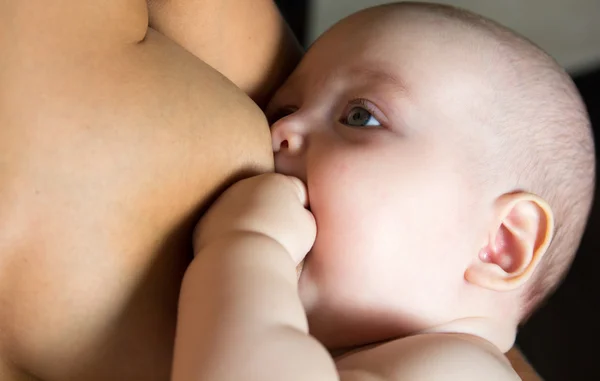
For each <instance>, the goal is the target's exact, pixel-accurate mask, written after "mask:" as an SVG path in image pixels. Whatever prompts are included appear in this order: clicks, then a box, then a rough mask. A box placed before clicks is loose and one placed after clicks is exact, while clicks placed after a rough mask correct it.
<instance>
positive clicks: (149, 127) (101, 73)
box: [0, 0, 293, 381]
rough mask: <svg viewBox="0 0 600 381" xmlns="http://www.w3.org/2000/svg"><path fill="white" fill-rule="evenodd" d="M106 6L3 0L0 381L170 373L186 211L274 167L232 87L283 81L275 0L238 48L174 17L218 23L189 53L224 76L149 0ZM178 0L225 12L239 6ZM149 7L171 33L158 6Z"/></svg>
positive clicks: (255, 111) (257, 88)
mask: <svg viewBox="0 0 600 381" xmlns="http://www.w3.org/2000/svg"><path fill="white" fill-rule="evenodd" d="M98 4H99V3H97V2H92V1H67V0H64V1H60V2H58V3H57V2H53V3H52V4H50V3H48V2H45V1H35V0H27V1H25V0H24V1H18V2H17V1H14V2H3V3H1V4H0V25H1V26H0V51H1V52H2V57H3V59H2V64H1V65H0V81H1V82H2V84H3V85H2V90H0V126H1V127H0V189H1V191H0V221H2V222H0V224H1V225H2V226H1V228H0V251H1V253H2V256H1V258H2V260H1V261H0V300H1V303H2V309H1V312H0V332H1V333H2V340H1V347H0V356H1V359H2V363H1V364H0V378H1V379H3V380H29V379H36V380H45V381H66V380H90V381H93V380H116V381H119V380H166V379H168V377H169V374H170V369H171V359H172V348H173V334H174V329H175V314H176V303H177V297H178V294H179V286H180V282H181V278H182V275H183V272H184V270H185V268H186V267H187V265H188V263H189V256H190V253H191V247H190V246H191V245H190V244H189V243H188V242H190V239H189V237H190V236H191V228H192V227H193V221H195V220H196V219H197V218H198V215H199V212H200V211H201V210H202V208H203V207H204V206H205V205H206V203H207V202H208V201H209V200H210V199H211V198H212V197H213V196H214V195H215V193H216V192H218V191H219V190H220V189H222V188H223V187H224V186H225V185H227V184H229V183H230V182H231V181H232V180H233V179H239V178H241V177H244V176H247V175H249V174H255V173H260V172H264V171H269V170H272V168H273V158H272V152H271V145H270V137H269V132H268V127H267V124H266V121H265V118H264V116H263V114H262V112H261V111H260V109H259V107H257V106H256V105H255V104H254V103H253V102H252V101H251V99H250V98H249V97H248V96H247V95H246V94H244V92H242V91H240V90H239V89H238V87H236V84H237V85H239V86H241V87H242V88H243V89H244V90H245V91H246V92H247V93H249V94H252V95H253V96H255V97H256V98H257V99H258V98H260V97H261V96H262V95H260V94H268V93H270V92H271V91H272V88H271V87H272V86H276V85H277V84H276V81H274V82H273V83H268V82H265V81H264V78H266V76H267V73H268V72H270V70H271V69H267V67H269V66H273V65H274V64H271V65H265V60H266V61H267V63H268V62H269V60H272V59H275V57H279V56H280V55H281V54H283V55H286V54H287V53H281V46H282V45H281V44H279V43H277V44H276V43H273V41H280V40H281V41H290V40H289V37H285V36H283V35H282V33H283V32H285V30H284V29H282V28H281V25H283V24H282V21H281V19H279V18H277V17H275V13H274V12H275V6H274V4H273V3H272V2H270V1H263V2H253V4H252V8H253V10H254V11H256V14H254V16H253V17H255V18H254V21H255V22H256V23H257V24H258V25H261V28H262V29H261V31H262V32H264V33H265V34H266V35H269V36H279V37H277V38H276V37H273V38H274V40H271V39H265V40H264V42H265V44H264V45H261V41H262V40H259V39H256V40H255V41H254V42H253V44H252V46H251V47H250V46H249V47H248V49H247V50H244V49H241V48H240V46H243V44H240V43H238V42H237V41H238V40H239V38H240V35H239V34H235V33H234V34H228V33H229V31H230V30H231V29H229V27H228V25H227V24H226V23H225V24H220V23H210V24H206V23H196V24H194V25H192V24H190V23H188V24H185V26H184V28H187V29H186V30H184V31H183V32H182V33H184V34H187V33H189V34H190V35H194V36H199V35H207V36H215V35H219V36H220V38H219V39H218V40H213V42H212V43H211V42H210V41H208V42H206V41H205V42H203V43H202V44H201V45H198V46H199V48H198V49H196V48H194V46H190V47H189V49H188V50H191V51H194V52H195V53H197V54H199V53H198V52H200V53H202V54H199V55H200V56H201V58H202V59H203V60H204V61H205V62H207V63H208V64H209V65H212V66H213V67H214V68H216V69H218V70H222V71H223V72H225V74H226V75H229V76H230V77H231V79H232V80H233V81H234V83H232V82H231V81H230V80H229V79H227V78H226V77H225V76H223V75H221V74H220V73H218V72H217V71H216V70H215V69H214V68H213V67H211V66H209V65H207V64H206V63H205V62H203V61H202V60H199V59H198V58H197V57H195V56H194V55H193V54H191V53H190V52H189V51H186V50H185V49H184V48H182V47H180V46H178V45H177V44H175V43H174V42H173V41H171V40H169V39H167V38H166V37H165V36H164V35H163V34H161V33H158V32H157V31H156V30H154V29H152V28H148V27H147V25H148V17H149V15H148V8H147V5H146V2H145V1H144V0H127V1H122V0H119V1H117V0H111V1H105V2H102V5H98ZM178 4H180V5H181V6H187V5H189V6H190V7H191V6H192V5H193V7H194V8H193V9H194V12H197V13H198V14H200V15H214V16H211V17H217V18H219V19H220V20H226V19H227V18H228V17H230V16H231V17H234V18H235V17H238V16H239V14H237V13H236V14H230V13H229V12H231V11H232V9H233V8H234V5H235V6H237V11H236V12H243V9H244V7H246V8H247V7H248V5H249V3H248V2H246V1H237V2H234V1H230V2H229V3H228V7H226V6H224V5H223V2H221V1H208V0H207V1H195V2H192V1H190V2H189V3H187V4H186V3H185V2H178ZM216 5H219V6H220V8H219V10H218V12H217V10H215V6H216ZM261 9H262V10H263V11H264V12H261ZM211 12H212V13H211ZM261 14H264V15H267V16H265V19H264V20H263V19H261V18H260V15H261ZM256 17H258V19H257V18H256ZM207 18H210V17H208V16H207ZM150 19H151V21H153V22H156V23H157V24H159V25H158V28H159V29H164V32H165V33H166V34H169V33H173V34H174V35H175V34H176V33H175V32H172V31H171V30H170V29H169V26H168V25H171V23H172V22H173V23H176V21H173V20H175V19H174V18H171V16H169V15H166V16H165V15H163V14H162V13H161V9H160V8H151V14H150ZM269 31H270V32H269ZM175 37H177V36H175ZM196 41H197V40H196ZM180 42H181V43H182V44H183V45H184V47H186V44H189V41H180ZM223 46H231V47H232V51H226V50H222V47H223ZM217 47H219V49H217ZM257 47H258V50H259V51H260V52H262V53H264V54H265V55H266V58H265V57H258V56H257V55H255V54H254V49H257ZM286 49H291V50H289V51H293V48H286ZM224 55H229V56H230V57H231V61H227V62H225V61H224V60H223V57H224ZM290 60H291V61H289V62H292V61H293V57H292V58H290ZM223 65H225V66H223ZM237 65H239V66H237ZM288 65H289V64H288ZM241 67H243V68H245V69H247V70H248V71H246V72H244V71H242V70H240V68H241ZM286 70H287V69H286V68H285V67H279V68H277V67H275V69H274V71H275V72H278V73H279V74H278V75H277V78H280V77H282V76H284V75H285V72H286ZM245 73H247V74H248V75H247V76H246V74H245ZM256 94H258V95H256Z"/></svg>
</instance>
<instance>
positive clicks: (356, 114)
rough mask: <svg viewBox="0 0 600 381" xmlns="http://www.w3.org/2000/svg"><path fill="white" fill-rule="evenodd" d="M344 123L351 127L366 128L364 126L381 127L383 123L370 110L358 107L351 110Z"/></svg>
mask: <svg viewBox="0 0 600 381" xmlns="http://www.w3.org/2000/svg"><path fill="white" fill-rule="evenodd" d="M344 123H346V124H347V125H349V126H351V127H364V126H375V127H379V126H381V123H379V121H378V120H377V119H375V117H374V116H373V114H371V112H369V110H367V109H366V108H364V107H360V106H356V107H353V108H352V109H350V111H349V112H348V116H346V118H345V120H344Z"/></svg>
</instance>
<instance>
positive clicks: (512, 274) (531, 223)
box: [465, 192, 554, 291]
mask: <svg viewBox="0 0 600 381" xmlns="http://www.w3.org/2000/svg"><path fill="white" fill-rule="evenodd" d="M495 209H496V219H495V220H494V221H495V222H494V224H493V225H492V226H491V227H490V231H489V241H488V243H487V244H486V245H485V247H483V248H482V249H481V250H480V251H479V253H478V255H477V257H476V258H475V259H474V261H473V263H472V264H471V265H470V266H469V268H468V269H467V270H466V272H465V279H466V280H467V281H468V282H469V283H472V284H476V285H478V286H481V287H484V288H487V289H490V290H495V291H510V290H514V289H516V288H518V287H520V286H522V285H523V284H524V283H525V282H527V281H528V280H529V279H530V278H531V275H532V274H533V272H534V271H535V269H536V268H537V266H538V264H539V263H540V261H541V259H542V257H543V256H544V254H545V253H546V251H547V249H548V246H549V245H550V241H551V240H552V236H553V232H554V216H553V214H552V210H551V209H550V206H549V205H548V204H547V203H546V202H545V201H544V200H542V199H541V198H539V197H537V196H535V195H533V194H530V193H525V192H517V193H510V194H505V195H503V196H501V197H500V198H498V200H497V201H496V205H495Z"/></svg>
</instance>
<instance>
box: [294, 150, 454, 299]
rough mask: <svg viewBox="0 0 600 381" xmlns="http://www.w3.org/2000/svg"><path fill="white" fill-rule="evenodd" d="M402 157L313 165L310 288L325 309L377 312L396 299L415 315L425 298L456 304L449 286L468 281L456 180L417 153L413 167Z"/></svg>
mask: <svg viewBox="0 0 600 381" xmlns="http://www.w3.org/2000/svg"><path fill="white" fill-rule="evenodd" d="M420 152H424V150H421V151H420ZM394 153H395V156H394V157H395V158H396V159H398V160H382V159H381V157H382V156H385V152H378V153H377V155H376V156H373V158H372V157H370V156H369V154H368V152H366V153H365V154H362V155H361V154H360V153H356V152H352V154H351V155H350V154H347V152H344V151H340V152H334V150H330V151H329V153H328V155H327V156H324V157H322V158H320V159H321V160H319V158H315V162H312V163H310V162H309V163H308V164H309V165H308V167H307V168H308V169H309V170H308V188H309V197H310V200H311V207H312V210H313V213H314V215H315V219H316V222H317V240H316V242H315V246H314V248H313V251H312V252H311V255H310V256H309V257H308V259H307V262H306V266H305V271H306V278H307V279H306V283H313V284H314V285H316V286H315V287H316V288H318V292H317V291H314V292H313V294H314V295H313V296H314V297H315V298H317V297H318V298H321V299H322V300H321V301H322V302H325V301H327V303H344V300H346V301H347V302H348V303H350V301H351V303H352V304H353V305H364V307H365V308H373V307H376V306H377V305H378V304H379V305H383V304H388V303H389V300H390V298H389V295H391V294H394V295H397V296H398V297H397V298H396V300H397V302H398V306H400V305H402V306H407V305H410V306H411V309H412V308H413V307H415V308H416V307H417V306H418V305H420V304H423V299H422V298H423V297H424V296H427V297H428V298H432V299H433V300H439V299H443V300H449V298H448V297H447V295H445V293H446V292H447V291H446V289H447V287H446V286H447V285H448V284H449V283H448V282H450V281H452V279H453V278H456V279H457V280H458V282H460V280H461V271H463V270H462V268H461V266H462V264H461V263H458V262H457V261H456V260H455V259H456V258H455V256H454V255H453V254H454V253H452V251H453V250H461V249H462V248H461V247H460V246H461V245H460V241H461V234H463V233H464V231H463V230H462V229H461V228H460V226H459V225H460V224H461V219H462V218H461V217H460V213H459V212H460V209H461V205H464V201H465V200H464V194H462V193H461V187H460V181H457V179H456V178H455V177H454V176H453V175H452V174H453V173H456V172H455V171H453V170H451V168H445V167H444V164H443V161H442V160H436V159H435V158H433V157H429V158H425V157H419V154H418V153H412V154H410V152H409V154H410V156H408V158H410V159H411V160H410V161H409V159H408V158H402V157H401V155H399V154H398V150H394ZM430 160H431V161H430ZM446 162H447V161H446ZM406 163H410V164H408V165H407V164H406ZM417 163H418V164H417ZM440 163H442V164H440ZM454 270H455V271H454ZM407 290H410V292H404V291H407ZM420 290H427V293H426V294H427V295H421V294H420ZM316 293H318V296H317V295H316ZM400 295H404V296H400ZM438 303H439V302H438ZM441 304H443V303H439V304H438V305H439V306H441ZM339 308H342V309H345V308H346V307H344V306H343V305H339ZM423 308H425V307H423ZM427 308H433V307H432V306H429V307H427ZM440 308H441V307H440Z"/></svg>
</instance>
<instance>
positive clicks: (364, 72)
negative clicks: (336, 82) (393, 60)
mask: <svg viewBox="0 0 600 381" xmlns="http://www.w3.org/2000/svg"><path fill="white" fill-rule="evenodd" d="M344 75H347V76H351V77H357V78H365V77H366V78H367V79H368V80H369V81H373V82H375V83H383V84H387V85H390V86H392V87H393V88H394V90H395V91H398V92H401V93H404V92H406V91H407V87H406V83H405V82H403V81H402V80H401V79H400V78H399V77H398V76H397V75H395V74H393V73H392V72H391V71H390V70H386V69H385V68H381V67H378V66H376V65H373V66H372V67H371V66H367V65H361V66H359V67H354V68H352V69H350V70H348V72H347V73H344Z"/></svg>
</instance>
